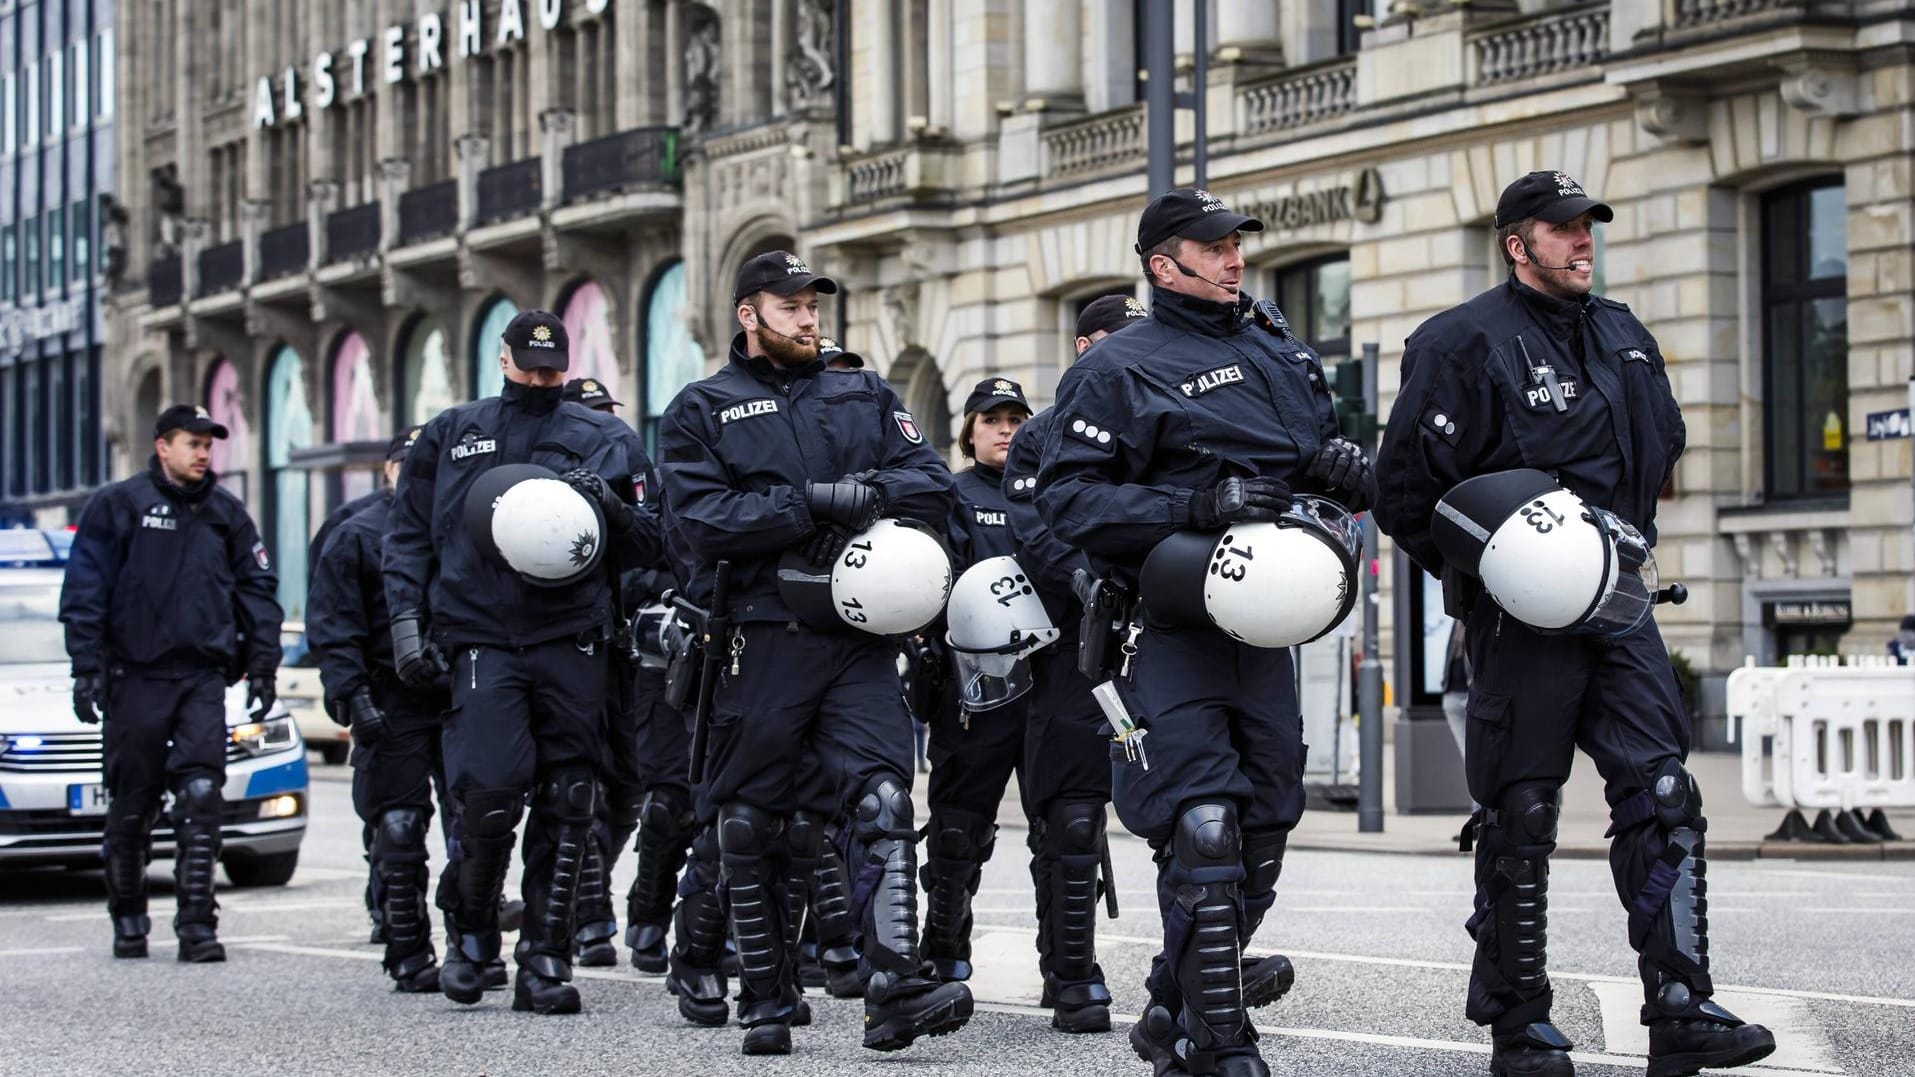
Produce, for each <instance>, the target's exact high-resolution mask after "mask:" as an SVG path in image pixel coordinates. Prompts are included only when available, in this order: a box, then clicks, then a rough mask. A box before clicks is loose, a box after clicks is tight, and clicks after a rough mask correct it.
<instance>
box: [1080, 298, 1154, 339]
mask: <svg viewBox="0 0 1915 1077" xmlns="http://www.w3.org/2000/svg"><path fill="white" fill-rule="evenodd" d="M1148 317H1150V311H1148V310H1145V309H1144V305H1143V304H1142V303H1139V302H1138V301H1137V297H1136V296H1134V295H1100V296H1098V297H1097V298H1096V299H1093V300H1091V301H1090V303H1089V304H1088V305H1086V306H1085V307H1084V311H1083V313H1081V314H1079V315H1078V316H1077V333H1076V335H1077V336H1080V337H1087V336H1090V335H1091V334H1092V333H1096V332H1100V331H1101V332H1105V333H1115V332H1117V331H1118V330H1119V329H1122V328H1123V327H1125V326H1127V325H1130V324H1131V323H1132V322H1140V321H1143V320H1144V319H1145V318H1148Z"/></svg>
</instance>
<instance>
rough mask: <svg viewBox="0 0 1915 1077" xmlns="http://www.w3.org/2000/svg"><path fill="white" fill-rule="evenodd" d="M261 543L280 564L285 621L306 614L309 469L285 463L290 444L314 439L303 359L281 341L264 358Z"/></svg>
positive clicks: (292, 446)
mask: <svg viewBox="0 0 1915 1077" xmlns="http://www.w3.org/2000/svg"><path fill="white" fill-rule="evenodd" d="M267 370H268V372H269V373H268V374H267V378H266V456H265V460H264V461H263V462H264V464H265V467H266V497H267V506H266V524H267V531H266V544H267V545H268V546H270V547H271V548H272V553H273V560H274V561H275V562H276V563H277V564H278V566H279V604H280V606H281V608H283V609H284V610H285V611H286V619H287V620H289V621H298V620H304V619H305V616H306V543H307V541H308V540H309V539H310V538H311V533H310V528H309V527H308V514H309V512H310V510H311V504H310V501H309V498H310V496H311V495H310V487H309V486H308V484H307V480H308V472H307V471H306V470H305V469H304V468H298V467H291V466H289V465H290V464H291V462H292V453H293V450H295V449H303V448H305V447H307V446H309V445H311V444H312V443H313V413H312V407H311V405H309V404H308V403H307V400H306V371H305V364H304V363H303V362H301V361H300V358H299V353H298V352H296V351H294V350H292V349H291V348H290V347H287V346H285V345H281V346H280V348H279V350H278V351H277V352H275V353H274V354H273V358H272V361H271V362H270V363H269V364H267Z"/></svg>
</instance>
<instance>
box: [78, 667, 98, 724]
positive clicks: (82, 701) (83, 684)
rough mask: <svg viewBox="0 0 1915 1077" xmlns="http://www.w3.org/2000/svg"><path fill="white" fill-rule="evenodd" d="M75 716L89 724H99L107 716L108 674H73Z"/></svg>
mask: <svg viewBox="0 0 1915 1077" xmlns="http://www.w3.org/2000/svg"><path fill="white" fill-rule="evenodd" d="M73 716H74V717H75V718H78V719H79V720H80V721H82V722H85V723H86V724H87V725H99V724H100V719H101V718H104V717H106V674H104V673H75V674H74V675H73Z"/></svg>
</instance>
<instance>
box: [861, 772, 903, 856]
mask: <svg viewBox="0 0 1915 1077" xmlns="http://www.w3.org/2000/svg"><path fill="white" fill-rule="evenodd" d="M856 817H857V821H858V824H857V825H858V837H859V838H862V839H863V840H864V841H866V842H872V841H876V840H878V839H879V838H899V839H903V840H905V841H912V840H913V839H915V838H916V837H917V835H916V834H915V833H914V832H913V831H912V829H911V792H910V790H908V789H906V788H905V787H904V786H903V785H901V784H899V782H898V780H897V779H896V778H891V777H883V778H874V779H872V780H871V781H870V782H869V783H867V784H866V785H865V787H864V792H863V793H862V794H861V795H860V796H859V797H858V810H857V812H856Z"/></svg>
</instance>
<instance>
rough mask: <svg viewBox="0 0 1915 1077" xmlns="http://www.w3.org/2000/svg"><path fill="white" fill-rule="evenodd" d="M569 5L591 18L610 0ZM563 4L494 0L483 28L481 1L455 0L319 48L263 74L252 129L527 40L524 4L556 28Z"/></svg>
mask: <svg viewBox="0 0 1915 1077" xmlns="http://www.w3.org/2000/svg"><path fill="white" fill-rule="evenodd" d="M572 2H574V3H576V4H578V5H579V6H581V7H583V8H584V9H585V10H586V11H587V12H588V13H590V14H593V15H597V14H599V13H601V12H603V11H604V10H605V9H606V8H608V7H610V6H611V4H612V0H572ZM566 3H567V0H499V14H498V17H497V18H496V19H494V20H493V21H492V24H491V25H489V26H488V25H486V22H485V3H484V0H453V4H452V13H451V14H450V15H442V14H440V13H439V12H437V11H428V12H426V13H425V14H423V15H420V16H419V17H418V18H417V19H416V20H414V21H413V22H411V23H403V22H401V23H394V24H392V25H391V26H388V27H386V28H385V30H383V31H381V32H380V34H379V35H378V37H376V38H371V37H362V38H359V39H358V40H355V41H348V42H347V43H346V48H345V52H344V53H343V54H337V53H332V52H322V53H319V54H318V55H316V56H314V57H313V60H312V64H311V66H309V67H306V68H301V67H299V66H298V65H297V64H292V65H288V66H287V68H286V69H285V70H284V71H282V72H280V73H279V74H277V75H261V76H260V78H259V84H258V86H257V87H255V88H254V90H253V126H254V127H272V126H274V125H276V124H278V123H280V122H281V121H291V120H297V119H299V118H300V117H301V116H303V115H305V112H306V107H307V105H308V104H310V105H311V106H312V107H313V108H317V109H321V110H324V109H329V108H331V107H332V106H333V105H335V104H337V103H339V102H340V101H341V100H350V99H353V98H357V97H362V96H364V95H365V94H366V93H367V92H368V91H367V85H368V83H370V82H372V80H374V79H377V80H378V81H379V82H381V83H384V84H385V85H388V86H391V85H394V84H397V83H400V82H404V81H405V80H406V79H407V77H408V76H409V75H411V74H413V73H416V74H419V75H430V74H431V73H433V72H434V71H438V70H440V69H442V68H444V67H445V66H446V61H447V60H448V59H454V60H463V59H465V58H467V57H469V56H479V55H481V54H483V53H484V52H485V51H486V50H487V49H488V48H498V47H501V46H504V45H509V44H511V43H513V42H515V41H524V40H525V27H526V22H527V9H528V8H529V9H532V10H531V16H532V18H536V19H537V20H538V24H539V27H540V28H541V29H545V30H553V29H557V27H558V25H559V23H560V22H561V21H563V19H564V16H565V7H566ZM408 30H410V31H411V33H410V35H409V36H408V33H407V31H408ZM368 67H370V68H371V69H372V70H371V71H368V70H367V68H368ZM275 83H277V85H275ZM308 89H310V92H311V97H310V100H308V99H307V96H306V95H307V91H308Z"/></svg>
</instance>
